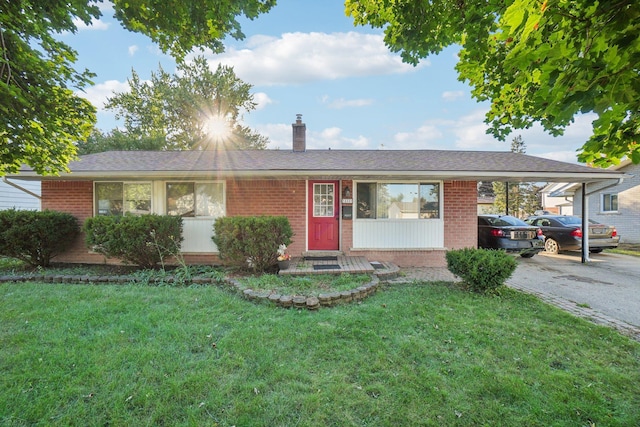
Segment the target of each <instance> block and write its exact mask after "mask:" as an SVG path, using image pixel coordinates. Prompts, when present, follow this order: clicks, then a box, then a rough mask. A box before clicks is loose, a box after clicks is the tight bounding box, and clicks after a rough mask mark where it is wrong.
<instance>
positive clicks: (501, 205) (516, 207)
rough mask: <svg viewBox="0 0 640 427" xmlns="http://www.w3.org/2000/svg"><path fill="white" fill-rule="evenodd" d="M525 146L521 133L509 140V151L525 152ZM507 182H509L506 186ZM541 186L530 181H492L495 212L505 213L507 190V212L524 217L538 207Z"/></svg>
mask: <svg viewBox="0 0 640 427" xmlns="http://www.w3.org/2000/svg"><path fill="white" fill-rule="evenodd" d="M526 151H527V146H526V144H525V143H524V140H523V139H522V136H521V135H518V136H516V137H515V138H513V140H512V141H511V152H513V153H522V154H524V153H526ZM507 184H509V185H508V186H507ZM541 189H542V187H541V186H539V185H536V184H535V183H532V182H509V183H506V182H499V181H494V182H493V191H494V193H495V195H496V197H495V199H494V202H493V206H494V212H495V213H505V212H506V210H507V209H506V207H507V191H509V214H510V215H513V216H517V217H525V216H527V215H531V214H533V213H534V212H535V211H536V210H538V209H540V194H539V192H540V190H541Z"/></svg>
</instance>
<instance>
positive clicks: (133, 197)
mask: <svg viewBox="0 0 640 427" xmlns="http://www.w3.org/2000/svg"><path fill="white" fill-rule="evenodd" d="M94 197H95V212H96V215H123V214H125V213H130V214H135V215H142V214H149V213H151V184H150V183H137V182H136V183H128V182H96V183H95V192H94Z"/></svg>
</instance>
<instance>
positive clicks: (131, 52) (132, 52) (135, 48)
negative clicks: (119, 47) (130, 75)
mask: <svg viewBox="0 0 640 427" xmlns="http://www.w3.org/2000/svg"><path fill="white" fill-rule="evenodd" d="M128 50H129V56H133V55H135V54H136V52H137V51H138V46H137V45H135V44H134V45H131V46H129V49H128Z"/></svg>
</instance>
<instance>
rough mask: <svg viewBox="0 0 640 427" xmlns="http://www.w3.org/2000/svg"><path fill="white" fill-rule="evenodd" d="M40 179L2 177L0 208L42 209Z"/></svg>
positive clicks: (0, 183)
mask: <svg viewBox="0 0 640 427" xmlns="http://www.w3.org/2000/svg"><path fill="white" fill-rule="evenodd" d="M39 197H40V181H17V182H16V181H14V180H9V179H7V180H6V181H5V180H2V179H0V210H3V209H13V208H15V209H24V210H40V198H39Z"/></svg>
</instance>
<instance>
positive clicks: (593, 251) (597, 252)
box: [589, 248, 602, 254]
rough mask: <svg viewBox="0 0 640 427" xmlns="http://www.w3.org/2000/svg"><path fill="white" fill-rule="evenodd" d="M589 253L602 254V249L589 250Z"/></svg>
mask: <svg viewBox="0 0 640 427" xmlns="http://www.w3.org/2000/svg"><path fill="white" fill-rule="evenodd" d="M589 252H591V253H592V254H599V253H600V252H602V249H601V248H597V249H589Z"/></svg>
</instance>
